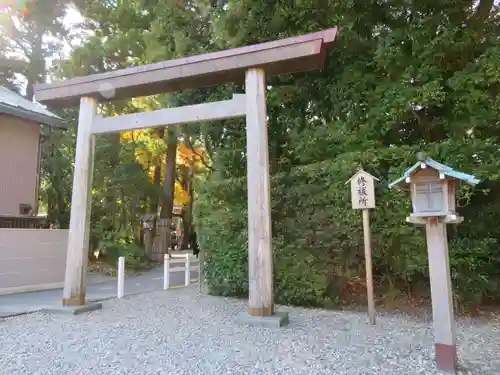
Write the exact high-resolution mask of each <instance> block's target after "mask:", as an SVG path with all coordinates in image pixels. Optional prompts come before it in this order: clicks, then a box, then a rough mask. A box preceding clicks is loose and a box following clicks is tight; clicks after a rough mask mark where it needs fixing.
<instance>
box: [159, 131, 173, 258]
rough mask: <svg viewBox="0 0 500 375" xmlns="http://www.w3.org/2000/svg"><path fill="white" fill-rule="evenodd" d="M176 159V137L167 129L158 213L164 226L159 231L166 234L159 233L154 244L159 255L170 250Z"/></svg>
mask: <svg viewBox="0 0 500 375" xmlns="http://www.w3.org/2000/svg"><path fill="white" fill-rule="evenodd" d="M176 159H177V135H176V132H175V130H174V129H168V132H167V155H166V161H165V180H164V183H163V194H162V204H161V211H160V219H163V220H162V222H163V223H164V225H162V227H161V228H160V231H166V233H162V232H161V233H160V235H159V236H157V237H156V238H155V242H158V243H157V244H155V247H157V248H158V251H157V252H158V253H160V254H166V253H168V250H169V249H170V243H171V241H170V239H171V231H170V226H171V223H172V213H173V209H174V193H175V166H176Z"/></svg>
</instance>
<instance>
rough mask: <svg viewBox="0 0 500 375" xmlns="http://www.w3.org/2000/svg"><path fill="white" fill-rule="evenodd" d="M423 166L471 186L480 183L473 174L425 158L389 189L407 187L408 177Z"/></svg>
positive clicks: (392, 183) (391, 184)
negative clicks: (402, 185)
mask: <svg viewBox="0 0 500 375" xmlns="http://www.w3.org/2000/svg"><path fill="white" fill-rule="evenodd" d="M422 164H425V166H426V167H430V168H432V169H435V170H436V171H438V172H439V173H441V174H443V175H444V176H446V177H450V178H455V179H457V180H461V181H464V182H466V183H468V184H471V185H476V184H478V183H479V182H480V181H479V180H478V179H477V178H476V177H474V176H473V175H471V174H467V173H463V172H459V171H456V170H454V169H453V168H452V167H449V166H447V165H444V164H441V163H439V162H437V161H435V160H433V159H431V158H428V157H423V158H422V159H421V160H420V161H418V162H417V163H415V164H414V165H413V166H411V167H410V168H408V169H407V170H406V171H405V173H404V174H403V176H402V177H400V178H398V179H397V180H396V181H393V182H391V183H390V184H389V187H390V188H392V187H394V186H395V185H400V184H405V185H407V183H406V179H407V178H408V177H410V176H411V175H412V174H413V173H414V172H415V171H417V170H418V169H421V168H422Z"/></svg>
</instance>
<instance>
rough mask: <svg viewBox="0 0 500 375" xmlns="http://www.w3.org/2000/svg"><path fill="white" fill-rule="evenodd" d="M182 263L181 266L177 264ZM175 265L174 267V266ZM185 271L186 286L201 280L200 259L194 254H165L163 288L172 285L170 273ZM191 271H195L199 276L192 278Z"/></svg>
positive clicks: (165, 288)
mask: <svg viewBox="0 0 500 375" xmlns="http://www.w3.org/2000/svg"><path fill="white" fill-rule="evenodd" d="M176 265H180V266H176ZM172 266H174V267H172ZM180 271H184V275H185V276H184V286H189V284H191V283H197V282H199V280H200V261H199V259H198V258H197V257H195V256H194V255H192V254H189V253H184V254H165V258H164V266H163V289H164V290H167V289H169V288H170V287H171V286H170V273H171V272H180ZM191 271H195V272H196V273H197V276H196V277H194V278H192V277H191Z"/></svg>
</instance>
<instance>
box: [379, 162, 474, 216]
mask: <svg viewBox="0 0 500 375" xmlns="http://www.w3.org/2000/svg"><path fill="white" fill-rule="evenodd" d="M419 159H420V160H419V161H418V162H417V163H416V164H415V165H413V166H412V167H411V168H409V169H407V170H406V172H405V174H404V175H403V176H402V177H401V178H399V179H397V180H396V181H394V182H393V183H391V184H390V185H389V187H393V186H396V185H397V186H400V187H403V188H406V189H409V190H410V192H411V201H412V208H413V212H412V213H411V214H410V216H408V217H407V218H406V221H408V222H411V223H414V224H425V223H426V222H427V221H428V218H439V220H440V221H442V222H444V223H460V222H462V221H463V218H462V217H460V216H458V215H457V212H456V196H455V191H456V182H457V181H464V182H467V183H470V184H473V185H475V184H477V183H478V182H479V181H478V180H477V179H476V178H475V177H474V176H472V175H469V174H466V173H462V172H458V171H456V170H454V169H453V168H451V167H448V166H446V165H444V164H441V163H438V162H437V161H435V160H433V159H430V158H427V157H423V156H420V157H419Z"/></svg>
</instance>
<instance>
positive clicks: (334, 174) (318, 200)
mask: <svg viewBox="0 0 500 375" xmlns="http://www.w3.org/2000/svg"><path fill="white" fill-rule="evenodd" d="M446 150H447V149H446V147H444V146H443V147H442V150H438V151H439V152H440V153H443V154H445V153H446ZM414 155H415V152H414V150H405V149H401V148H394V149H392V148H387V149H385V150H383V151H380V150H377V151H375V150H374V151H368V152H365V153H363V154H360V153H356V154H354V153H352V154H344V155H342V157H341V158H337V159H336V160H328V161H325V162H322V163H318V164H312V165H307V166H302V167H296V168H294V169H292V170H291V172H290V173H286V174H280V175H276V176H274V177H273V178H272V179H271V189H272V191H271V195H272V222H273V253H274V271H275V297H276V300H277V301H278V302H281V303H287V304H296V305H313V306H329V305H332V304H336V303H338V302H339V300H340V298H341V296H342V294H343V293H344V292H345V289H346V287H347V285H348V283H349V282H350V281H352V280H355V279H356V278H359V277H364V253H363V234H362V226H361V225H362V224H361V213H360V212H359V211H353V210H352V209H351V206H350V197H349V194H350V192H349V188H348V186H346V185H345V182H346V181H347V180H348V179H349V177H350V176H351V175H352V174H353V173H354V172H355V171H356V169H357V168H358V167H359V166H360V165H363V166H364V168H365V170H367V171H369V172H370V173H372V174H373V175H375V176H377V177H379V178H380V179H381V181H380V183H379V184H378V186H377V191H376V197H377V208H376V209H375V210H372V213H371V217H372V248H373V262H374V273H375V277H376V278H377V281H378V282H379V284H380V285H381V286H382V287H389V286H392V287H394V286H396V285H398V286H400V287H401V286H405V287H406V288H408V289H410V288H413V287H422V286H423V287H424V290H428V281H427V278H428V265H427V250H426V243H425V233H424V231H423V230H422V228H420V227H416V226H414V225H410V224H407V223H406V222H405V217H406V216H407V215H408V214H409V212H410V200H409V197H407V196H406V195H405V194H404V193H402V192H399V191H397V190H390V189H388V188H387V183H388V182H390V181H391V180H392V179H394V178H396V177H398V176H399V174H400V173H401V172H402V171H403V169H404V168H406V167H408V166H409V165H411V164H412V163H414V161H415V156H414ZM436 158H438V157H436ZM390 166H398V168H391V167H390ZM454 166H455V167H457V168H459V167H460V165H456V164H455V165H454ZM470 167H471V166H470V165H466V166H465V168H468V169H465V170H467V171H470ZM198 190H199V191H198V193H199V196H198V199H197V203H196V206H195V216H196V223H197V227H198V233H199V240H200V246H201V249H202V251H203V252H204V256H205V260H206V267H205V273H206V275H205V276H206V278H207V282H208V285H209V288H210V290H211V292H212V293H213V294H216V295H239V296H243V295H245V294H246V293H247V292H248V289H247V288H248V273H247V198H246V196H247V191H246V179H245V178H243V179H231V180H217V179H215V178H213V179H209V180H208V181H205V182H204V183H203V184H201V186H200V187H199V189H198ZM470 191H471V190H470V189H469V188H466V187H464V188H461V190H460V191H459V193H458V195H459V199H463V198H464V197H467V196H468V195H467V194H468V193H469V192H470ZM477 192H478V193H477V194H478V195H481V189H477ZM471 202H472V200H471V201H470V202H469V203H470V204H469V206H467V207H464V211H466V215H467V216H466V220H465V222H464V223H463V224H461V225H459V226H457V227H454V226H449V230H448V232H449V237H450V243H449V247H450V254H451V265H452V275H453V276H452V277H453V283H454V287H455V290H456V293H457V296H458V297H459V300H460V301H463V302H477V301H478V300H481V299H482V298H483V297H493V298H497V297H499V295H500V293H499V289H498V287H497V286H498V283H499V281H500V277H499V275H498V271H497V270H498V269H499V267H500V254H499V252H498V250H497V239H498V234H499V231H498V229H496V228H495V230H496V232H495V233H494V232H492V230H491V227H488V228H486V227H485V228H482V227H479V228H482V229H481V232H478V231H477V230H476V231H474V229H473V228H475V227H476V223H475V222H474V218H475V217H477V214H478V213H479V211H481V210H484V205H483V204H482V203H481V202H478V203H476V204H475V205H474V206H472V203H471Z"/></svg>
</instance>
